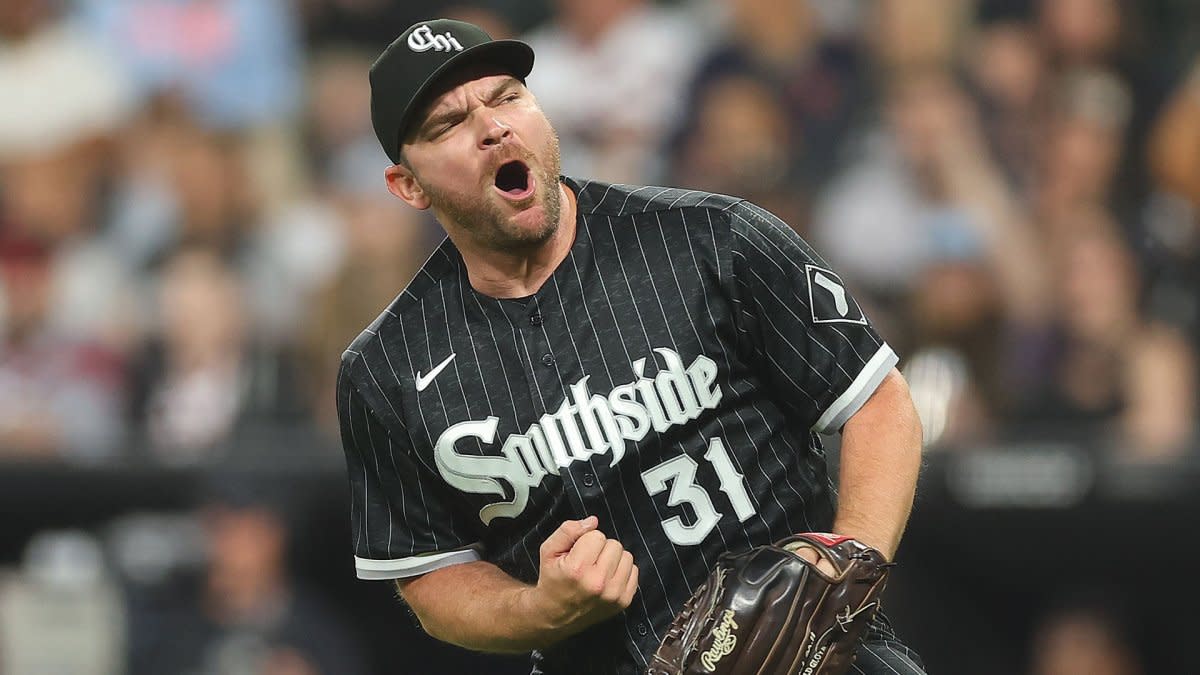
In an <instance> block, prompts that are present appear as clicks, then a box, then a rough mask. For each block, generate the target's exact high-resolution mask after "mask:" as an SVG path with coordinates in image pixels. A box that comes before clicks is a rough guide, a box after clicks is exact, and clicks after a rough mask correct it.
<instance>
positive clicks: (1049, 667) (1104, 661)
mask: <svg viewBox="0 0 1200 675" xmlns="http://www.w3.org/2000/svg"><path fill="white" fill-rule="evenodd" d="M1029 672H1030V675H1143V673H1145V672H1146V670H1145V669H1144V668H1143V667H1142V666H1141V664H1140V661H1139V659H1138V657H1137V654H1136V652H1135V651H1134V649H1133V647H1132V645H1131V644H1130V640H1129V636H1128V634H1127V632H1126V631H1124V630H1123V629H1122V626H1121V624H1120V622H1119V619H1118V618H1117V617H1116V616H1114V615H1112V614H1111V613H1108V612H1105V611H1103V610H1099V609H1094V608H1091V607H1087V606H1079V607H1072V608H1066V609H1061V610H1058V611H1056V612H1052V613H1051V614H1050V615H1048V616H1046V617H1043V619H1042V621H1041V623H1040V626H1039V627H1038V630H1037V633H1036V637H1035V639H1034V644H1033V654H1032V664H1031V665H1030V669H1029Z"/></svg>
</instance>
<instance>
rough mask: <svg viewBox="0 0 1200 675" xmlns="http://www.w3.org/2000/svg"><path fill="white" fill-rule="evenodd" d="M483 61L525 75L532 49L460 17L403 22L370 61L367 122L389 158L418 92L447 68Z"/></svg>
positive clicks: (393, 157)
mask: <svg viewBox="0 0 1200 675" xmlns="http://www.w3.org/2000/svg"><path fill="white" fill-rule="evenodd" d="M473 63H483V64H487V65H493V66H498V67H500V68H502V69H503V70H505V71H507V72H509V73H511V74H512V75H513V76H514V77H516V78H518V79H520V80H522V81H524V80H525V77H526V76H527V75H529V71H530V70H533V49H532V48H530V46H529V45H527V44H525V43H524V42H520V41H518V40H493V39H492V36H490V35H488V34H487V32H486V31H484V30H483V29H482V28H480V27H479V26H476V25H474V24H470V23H467V22H465V21H454V20H452V19H434V20H433V21H422V22H420V23H416V24H413V25H412V26H409V27H408V30H406V31H404V32H403V33H401V34H400V37H398V38H396V40H395V41H394V42H392V44H390V45H388V48H387V49H385V50H383V53H382V54H380V55H379V58H378V59H376V61H375V63H374V65H372V66H371V78H370V79H371V124H372V125H374V127H375V135H376V136H377V137H378V138H379V144H380V145H382V146H383V151H384V152H386V153H387V156H388V158H389V159H391V160H392V162H399V161H400V143H401V142H402V141H403V139H404V134H405V131H406V130H407V128H408V125H409V123H410V122H412V116H413V115H414V113H416V112H417V110H418V108H419V107H420V105H421V103H422V102H423V101H422V97H423V96H424V95H425V94H426V93H427V92H428V91H429V89H430V87H432V86H433V84H434V83H435V82H436V81H437V79H438V78H439V77H441V76H443V75H445V74H446V73H448V72H450V70H451V69H452V68H457V67H459V66H461V65H464V64H473Z"/></svg>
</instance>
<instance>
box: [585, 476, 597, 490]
mask: <svg viewBox="0 0 1200 675" xmlns="http://www.w3.org/2000/svg"><path fill="white" fill-rule="evenodd" d="M583 484H584V486H586V487H592V486H593V485H595V484H596V477H595V476H594V475H592V474H590V473H585V474H583Z"/></svg>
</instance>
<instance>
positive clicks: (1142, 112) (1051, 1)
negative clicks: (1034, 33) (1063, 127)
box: [1037, 0, 1174, 220]
mask: <svg viewBox="0 0 1200 675" xmlns="http://www.w3.org/2000/svg"><path fill="white" fill-rule="evenodd" d="M1150 13H1151V12H1150V10H1148V9H1147V8H1146V7H1145V3H1133V2H1123V1H1121V0H1038V3H1037V20H1038V25H1039V28H1040V33H1041V42H1042V46H1043V49H1044V51H1045V53H1046V56H1047V58H1048V61H1049V64H1050V66H1051V68H1052V69H1053V71H1054V73H1055V74H1056V75H1057V76H1060V77H1061V76H1063V75H1066V74H1068V73H1070V72H1072V71H1077V70H1084V71H1088V70H1099V71H1105V72H1108V73H1111V75H1112V77H1114V78H1115V79H1116V80H1117V81H1118V82H1119V83H1120V85H1121V87H1122V88H1123V89H1124V90H1125V94H1124V95H1125V96H1126V97H1128V98H1129V99H1130V102H1128V103H1125V104H1123V105H1121V104H1117V105H1118V106H1120V107H1121V108H1122V110H1123V115H1124V117H1125V118H1126V119H1125V120H1124V121H1123V123H1122V125H1121V129H1120V130H1119V131H1120V132H1121V134H1122V135H1121V138H1120V140H1121V143H1122V145H1124V146H1125V148H1126V150H1127V151H1128V152H1129V153H1130V154H1131V156H1135V157H1141V156H1142V154H1143V152H1144V150H1145V148H1144V145H1145V137H1146V134H1147V133H1148V131H1149V126H1150V123H1151V121H1152V120H1153V119H1154V116H1155V115H1156V114H1157V112H1158V108H1159V106H1160V105H1161V103H1162V101H1163V99H1164V98H1165V96H1166V94H1167V90H1168V87H1169V84H1170V79H1169V78H1170V77H1171V76H1172V75H1173V74H1174V73H1173V72H1172V68H1170V67H1167V65H1166V64H1165V63H1162V62H1160V56H1159V52H1158V51H1157V50H1156V46H1155V45H1154V44H1151V43H1149V42H1147V39H1146V36H1145V35H1143V33H1142V24H1143V17H1144V16H1145V15H1147V14H1150ZM1163 38H1164V40H1163V42H1164V44H1166V43H1167V42H1168V40H1167V36H1163ZM1110 103H1112V102H1111V101H1110ZM1118 169H1119V171H1120V175H1121V180H1120V181H1118V182H1117V183H1116V185H1115V186H1114V187H1115V190H1114V194H1113V195H1112V197H1113V199H1114V200H1115V203H1114V206H1115V207H1116V208H1117V209H1118V211H1119V215H1120V216H1121V217H1122V220H1126V219H1128V217H1129V214H1130V212H1131V211H1133V210H1135V209H1136V203H1137V202H1138V201H1140V200H1142V199H1144V197H1145V195H1146V191H1147V186H1146V172H1145V170H1144V165H1143V164H1142V163H1141V162H1128V163H1122V164H1120V165H1119V167H1118Z"/></svg>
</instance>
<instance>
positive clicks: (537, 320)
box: [529, 314, 542, 326]
mask: <svg viewBox="0 0 1200 675" xmlns="http://www.w3.org/2000/svg"><path fill="white" fill-rule="evenodd" d="M529 323H531V324H533V325H535V326H540V325H542V315H541V314H534V315H533V316H531V317H529Z"/></svg>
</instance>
